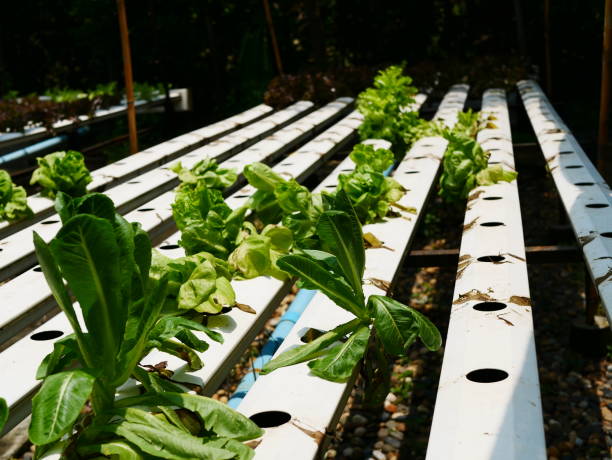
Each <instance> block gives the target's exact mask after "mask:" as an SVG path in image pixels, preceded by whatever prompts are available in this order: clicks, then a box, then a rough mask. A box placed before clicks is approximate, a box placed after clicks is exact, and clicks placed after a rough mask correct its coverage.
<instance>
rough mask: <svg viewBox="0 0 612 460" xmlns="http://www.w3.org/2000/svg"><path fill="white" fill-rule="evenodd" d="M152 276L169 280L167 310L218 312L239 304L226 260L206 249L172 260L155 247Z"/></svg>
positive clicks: (150, 272) (150, 273)
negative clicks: (205, 250)
mask: <svg viewBox="0 0 612 460" xmlns="http://www.w3.org/2000/svg"><path fill="white" fill-rule="evenodd" d="M149 276H150V277H152V278H154V279H158V280H159V279H161V278H162V277H164V276H165V279H167V281H168V290H167V299H166V303H165V305H164V308H165V309H166V311H168V310H169V311H174V310H176V309H178V310H179V311H180V310H195V311H197V312H200V313H211V314H216V313H219V312H220V311H221V309H222V308H223V307H232V306H234V305H235V304H236V294H235V293H234V289H233V288H232V285H231V283H230V281H231V279H232V275H231V272H230V269H229V266H228V264H227V262H226V261H224V260H221V259H219V258H217V257H215V256H213V255H212V254H209V253H206V252H201V253H198V254H194V255H191V256H186V257H179V258H177V259H172V258H170V257H166V256H164V255H163V254H161V253H160V252H159V251H157V250H154V251H153V254H152V260H151V269H150V271H149Z"/></svg>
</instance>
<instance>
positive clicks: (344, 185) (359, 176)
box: [338, 144, 406, 224]
mask: <svg viewBox="0 0 612 460" xmlns="http://www.w3.org/2000/svg"><path fill="white" fill-rule="evenodd" d="M350 158H351V160H353V162H354V163H355V169H354V170H353V171H352V172H350V173H348V174H340V176H338V190H342V191H343V192H345V193H346V194H347V196H348V197H349V199H350V200H351V203H352V205H353V207H354V208H355V212H356V213H357V217H358V218H359V221H360V222H361V223H363V224H368V223H372V222H375V221H377V220H379V219H381V218H383V217H385V216H386V215H387V214H388V212H389V210H390V206H391V204H392V203H395V202H396V201H399V200H400V199H401V198H402V196H404V193H405V192H406V190H405V189H404V188H403V187H402V186H401V185H400V183H399V182H397V181H396V180H395V179H393V178H392V177H386V176H385V175H384V174H383V172H384V171H385V170H386V169H387V168H389V167H390V166H391V165H392V164H393V161H394V159H393V154H392V153H391V152H390V151H389V150H387V149H374V147H372V146H371V145H364V144H358V145H356V146H355V148H354V149H353V151H352V152H351V154H350Z"/></svg>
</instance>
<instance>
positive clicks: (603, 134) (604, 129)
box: [597, 0, 612, 180]
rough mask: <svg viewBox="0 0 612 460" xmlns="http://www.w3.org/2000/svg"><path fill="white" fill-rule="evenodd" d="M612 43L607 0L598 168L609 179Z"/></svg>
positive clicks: (611, 19) (608, 1) (611, 14)
mask: <svg viewBox="0 0 612 460" xmlns="http://www.w3.org/2000/svg"><path fill="white" fill-rule="evenodd" d="M611 45H612V0H606V7H605V13H604V30H603V51H602V59H601V98H600V102H599V135H598V136H597V169H599V172H600V173H601V175H602V176H603V177H604V179H605V180H608V171H607V170H606V156H607V152H606V146H607V145H608V102H609V100H610V47H611Z"/></svg>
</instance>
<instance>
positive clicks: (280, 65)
mask: <svg viewBox="0 0 612 460" xmlns="http://www.w3.org/2000/svg"><path fill="white" fill-rule="evenodd" d="M263 5H264V12H265V14H266V22H267V23H268V30H269V31H270V39H271V40H272V49H273V50H274V59H275V61H276V69H277V70H278V74H279V75H281V76H282V75H283V73H284V72H283V63H282V62H281V57H280V52H279V50H278V43H277V42H276V32H274V24H273V23H272V14H271V13H270V4H269V3H268V0H263Z"/></svg>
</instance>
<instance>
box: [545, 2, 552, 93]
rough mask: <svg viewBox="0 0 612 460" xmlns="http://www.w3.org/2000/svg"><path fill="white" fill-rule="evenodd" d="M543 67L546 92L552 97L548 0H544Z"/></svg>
mask: <svg viewBox="0 0 612 460" xmlns="http://www.w3.org/2000/svg"><path fill="white" fill-rule="evenodd" d="M544 67H545V68H546V93H547V95H548V97H549V98H551V97H552V69H551V67H552V66H551V63H550V0H544Z"/></svg>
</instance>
